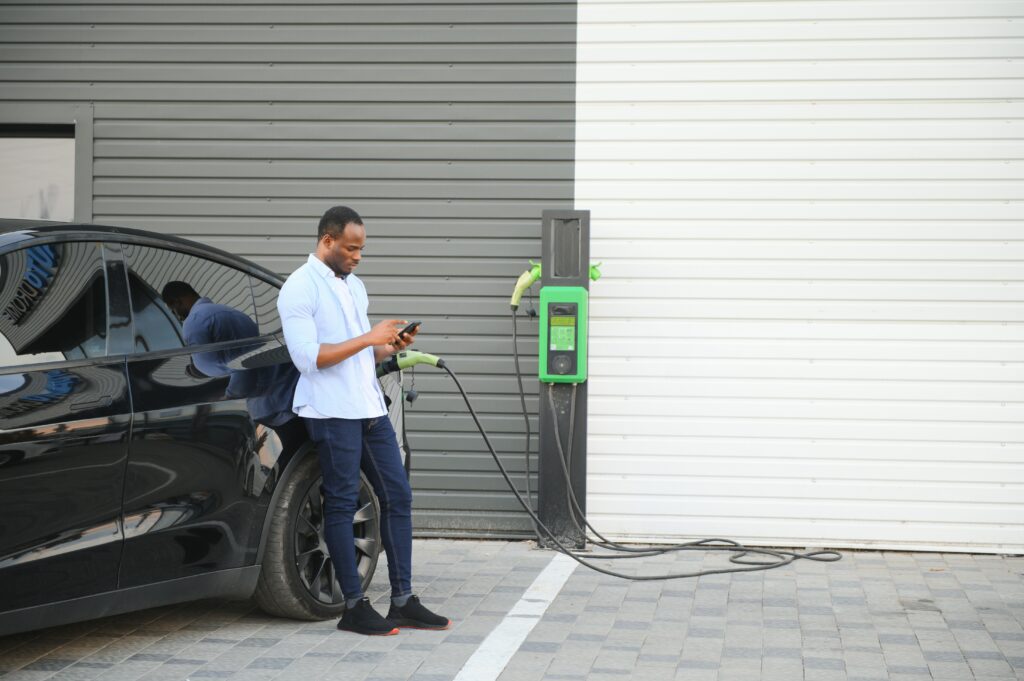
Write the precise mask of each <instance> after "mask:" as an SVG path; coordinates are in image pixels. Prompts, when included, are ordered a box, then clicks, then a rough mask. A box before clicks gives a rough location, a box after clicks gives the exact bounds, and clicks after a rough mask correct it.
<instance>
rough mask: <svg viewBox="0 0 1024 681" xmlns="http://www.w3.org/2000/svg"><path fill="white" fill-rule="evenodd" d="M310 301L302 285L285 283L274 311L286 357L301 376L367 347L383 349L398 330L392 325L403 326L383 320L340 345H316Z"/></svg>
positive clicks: (392, 320)
mask: <svg viewBox="0 0 1024 681" xmlns="http://www.w3.org/2000/svg"><path fill="white" fill-rule="evenodd" d="M312 298H313V296H312V295H311V292H310V291H309V290H308V289H307V288H306V287H305V286H301V285H292V286H288V285H287V284H285V286H284V287H283V288H282V289H281V294H280V295H279V296H278V299H277V311H278V313H279V314H280V316H281V327H282V330H283V331H284V341H285V344H286V345H287V346H288V354H289V355H291V358H292V362H293V363H294V364H295V366H296V367H297V368H298V370H299V371H301V372H302V373H304V374H306V373H313V372H316V371H319V370H320V369H326V368H327V367H329V366H333V365H335V364H338V363H340V362H344V361H345V360H346V359H348V358H349V357H351V356H353V355H355V354H356V353H358V352H360V351H362V350H365V349H366V348H368V347H371V346H378V345H379V346H386V345H388V344H389V343H391V342H392V341H395V340H396V339H397V338H398V330H399V329H398V328H396V326H400V325H402V324H406V322H405V321H403V320H401V319H385V320H384V321H382V322H379V323H378V324H376V325H374V327H373V328H372V329H370V330H369V331H368V332H367V333H364V334H362V335H361V336H356V337H355V338H350V339H348V340H346V341H343V342H341V343H320V342H319V340H318V337H317V332H316V321H315V320H314V319H313V301H312ZM403 347H404V346H403ZM374 354H375V355H376V349H375V352H374Z"/></svg>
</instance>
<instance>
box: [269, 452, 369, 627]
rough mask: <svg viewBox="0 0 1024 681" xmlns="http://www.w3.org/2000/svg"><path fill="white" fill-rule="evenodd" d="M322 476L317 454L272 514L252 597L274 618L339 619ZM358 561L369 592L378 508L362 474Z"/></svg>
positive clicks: (341, 601)
mask: <svg viewBox="0 0 1024 681" xmlns="http://www.w3.org/2000/svg"><path fill="white" fill-rule="evenodd" d="M321 484H322V477H321V475H320V463H319V461H318V459H317V457H316V455H315V453H310V454H308V455H306V456H304V457H303V458H302V460H301V461H299V463H298V464H297V467H296V469H295V471H294V472H293V474H292V475H291V476H290V477H289V478H288V480H287V481H286V482H285V483H284V488H283V489H282V490H281V494H280V495H279V496H278V500H277V503H276V504H275V505H274V507H273V508H272V509H271V510H270V512H271V513H272V514H273V515H272V517H271V521H270V533H269V536H268V537H267V548H266V551H265V552H264V554H263V562H262V565H261V569H260V577H259V581H258V582H257V585H256V592H255V594H254V598H255V600H256V603H257V605H259V607H260V608H261V609H262V610H263V611H265V612H267V613H268V614H271V615H278V616H280V617H289V618H292V619H297V620H325V619H331V618H335V617H339V616H341V613H342V611H344V609H345V598H344V596H343V595H342V593H341V588H340V586H339V584H338V581H337V579H336V578H335V574H334V565H333V564H332V563H331V560H330V557H329V555H328V553H327V547H326V544H325V543H324V534H323V531H324V526H323V497H322V493H321V491H320V487H321ZM353 531H354V534H355V544H356V561H357V563H358V569H359V576H360V577H361V578H362V580H363V584H362V586H363V590H364V591H365V590H366V589H367V587H369V585H370V581H371V580H372V579H373V573H374V570H376V568H377V558H378V556H379V554H380V546H381V543H380V504H379V503H378V501H377V497H376V495H375V494H374V493H373V490H372V488H371V487H370V484H369V481H367V479H366V476H365V475H362V474H360V485H359V508H358V510H357V511H356V515H355V518H354V519H353Z"/></svg>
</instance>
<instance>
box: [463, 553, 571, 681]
mask: <svg viewBox="0 0 1024 681" xmlns="http://www.w3.org/2000/svg"><path fill="white" fill-rule="evenodd" d="M577 565H579V563H577V562H576V561H575V560H573V559H572V558H570V557H569V556H566V555H564V554H561V553H559V554H558V555H556V556H555V557H554V558H553V559H552V560H551V562H550V563H548V565H547V567H545V568H544V569H543V570H542V571H541V573H540V574H539V575H537V579H535V580H533V584H531V585H530V588H529V589H527V590H526V593H524V594H523V597H522V598H520V599H519V602H518V603H516V604H515V605H514V606H513V607H512V609H511V610H510V611H509V613H508V615H506V616H505V619H503V620H502V621H501V622H500V623H499V624H498V626H496V627H495V628H494V630H493V631H492V632H491V633H490V634H489V635H488V636H487V638H485V639H484V641H483V643H481V644H480V647H479V648H477V649H476V652H475V653H473V655H472V656H470V658H469V659H468V660H466V664H464V665H462V669H460V670H459V674H458V676H456V677H455V681H494V679H496V678H498V676H499V675H500V674H501V672H502V671H503V670H504V669H505V665H507V664H508V661H509V660H511V659H512V656H513V655H515V653H516V651H517V650H519V646H520V645H522V643H523V641H525V640H526V637H527V636H528V635H529V633H530V631H531V630H532V629H533V627H534V626H536V624H537V622H539V621H540V618H541V616H543V615H544V612H545V611H546V610H547V609H548V606H549V605H551V602H552V601H553V600H555V597H556V596H558V592H560V591H561V590H562V587H563V586H564V585H565V582H566V580H568V579H569V575H571V574H572V572H573V570H575V569H576V566H577Z"/></svg>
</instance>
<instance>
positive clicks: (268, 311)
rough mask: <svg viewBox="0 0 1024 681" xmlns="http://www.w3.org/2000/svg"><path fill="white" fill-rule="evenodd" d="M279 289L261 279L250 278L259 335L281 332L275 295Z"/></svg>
mask: <svg viewBox="0 0 1024 681" xmlns="http://www.w3.org/2000/svg"><path fill="white" fill-rule="evenodd" d="M280 292H281V289H279V288H278V287H276V286H274V285H273V284H268V283H267V282H265V281H263V280H262V279H257V278H256V277H253V278H252V295H253V298H255V299H256V321H257V322H258V323H259V325H260V333H261V334H264V333H277V332H278V331H280V330H281V317H280V315H278V314H277V295H278V294H279V293H280Z"/></svg>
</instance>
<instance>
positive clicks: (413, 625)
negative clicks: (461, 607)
mask: <svg viewBox="0 0 1024 681" xmlns="http://www.w3.org/2000/svg"><path fill="white" fill-rule="evenodd" d="M392 622H394V620H392ZM395 626H396V627H398V628H399V629H422V630H424V631H444V630H445V629H451V628H452V621H451V620H448V623H447V624H445V625H439V624H423V623H421V622H395Z"/></svg>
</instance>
